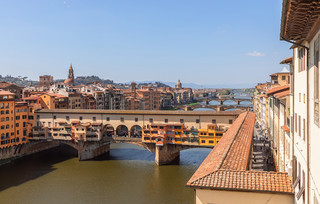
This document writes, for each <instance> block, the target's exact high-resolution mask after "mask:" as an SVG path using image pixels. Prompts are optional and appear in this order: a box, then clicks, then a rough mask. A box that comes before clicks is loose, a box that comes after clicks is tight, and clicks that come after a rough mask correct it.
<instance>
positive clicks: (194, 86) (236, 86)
mask: <svg viewBox="0 0 320 204" xmlns="http://www.w3.org/2000/svg"><path fill="white" fill-rule="evenodd" d="M131 82H132V81H130V82H125V84H130V83H131ZM135 82H136V83H137V84H139V83H155V82H156V81H135ZM160 83H163V84H166V85H168V86H170V87H173V88H174V87H175V85H176V83H177V82H162V81H160ZM254 86H255V84H254V83H248V84H213V85H199V84H195V83H183V82H182V87H185V88H192V89H202V88H229V89H244V88H251V87H254Z"/></svg>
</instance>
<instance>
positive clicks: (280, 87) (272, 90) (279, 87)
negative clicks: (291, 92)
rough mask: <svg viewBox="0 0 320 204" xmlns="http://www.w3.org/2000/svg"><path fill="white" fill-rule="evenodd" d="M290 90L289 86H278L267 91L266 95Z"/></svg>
mask: <svg viewBox="0 0 320 204" xmlns="http://www.w3.org/2000/svg"><path fill="white" fill-rule="evenodd" d="M289 88H290V85H289V84H287V85H284V86H278V87H274V88H272V89H269V90H268V91H267V92H266V93H267V94H274V93H277V92H280V91H284V90H286V89H289Z"/></svg>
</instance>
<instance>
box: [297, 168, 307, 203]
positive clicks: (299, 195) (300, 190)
mask: <svg viewBox="0 0 320 204" xmlns="http://www.w3.org/2000/svg"><path fill="white" fill-rule="evenodd" d="M300 183H302V185H301V186H300V189H299V192H298V193H297V195H296V196H297V199H298V200H299V199H300V198H301V196H302V195H303V194H304V190H305V173H304V171H302V181H300Z"/></svg>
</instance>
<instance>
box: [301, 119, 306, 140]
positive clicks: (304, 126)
mask: <svg viewBox="0 0 320 204" xmlns="http://www.w3.org/2000/svg"><path fill="white" fill-rule="evenodd" d="M302 127H303V129H302V131H303V132H302V136H303V141H305V139H306V119H305V118H303V126H302Z"/></svg>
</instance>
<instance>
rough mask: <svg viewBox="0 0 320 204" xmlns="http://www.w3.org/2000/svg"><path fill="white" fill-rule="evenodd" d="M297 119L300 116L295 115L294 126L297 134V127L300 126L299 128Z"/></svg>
mask: <svg viewBox="0 0 320 204" xmlns="http://www.w3.org/2000/svg"><path fill="white" fill-rule="evenodd" d="M297 117H298V116H297V114H296V113H295V114H294V126H295V131H296V132H297V129H298V128H297V127H298V126H297V120H298V119H297Z"/></svg>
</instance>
